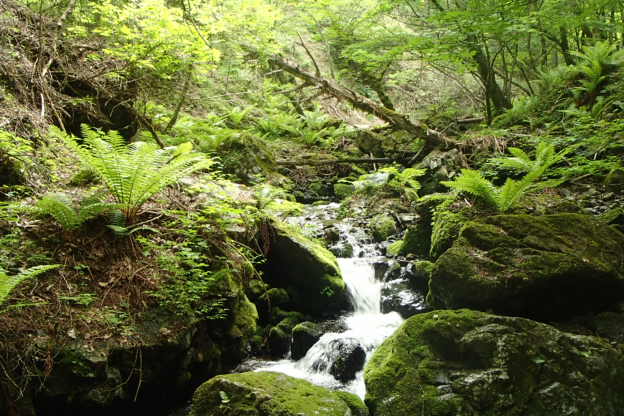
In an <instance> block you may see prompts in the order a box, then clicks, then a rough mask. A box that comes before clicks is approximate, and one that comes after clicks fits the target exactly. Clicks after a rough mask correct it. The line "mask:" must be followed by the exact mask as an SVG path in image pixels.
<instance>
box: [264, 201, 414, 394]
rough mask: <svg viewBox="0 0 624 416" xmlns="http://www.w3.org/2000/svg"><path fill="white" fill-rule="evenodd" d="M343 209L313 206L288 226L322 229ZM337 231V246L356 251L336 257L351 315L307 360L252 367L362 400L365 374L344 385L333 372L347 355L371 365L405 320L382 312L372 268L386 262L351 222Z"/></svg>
mask: <svg viewBox="0 0 624 416" xmlns="http://www.w3.org/2000/svg"><path fill="white" fill-rule="evenodd" d="M339 206H340V205H339V204H335V203H333V204H328V205H318V206H310V207H308V208H307V209H306V211H305V213H304V215H302V216H300V217H293V218H291V219H290V221H289V222H291V223H293V224H295V225H299V226H304V225H305V224H308V226H309V225H310V224H311V225H312V226H314V225H316V226H320V223H319V220H320V219H321V218H323V219H325V220H327V219H330V218H335V217H336V215H337V211H338V208H339ZM319 217H321V218H319ZM334 227H335V228H337V229H338V230H339V233H340V239H341V241H339V243H338V244H347V245H349V246H350V247H352V248H353V250H352V253H351V254H352V255H351V256H350V257H338V264H339V266H340V270H341V272H342V277H343V279H344V281H345V283H346V285H347V289H348V292H349V298H350V300H351V303H352V305H353V311H352V312H349V313H347V314H345V315H343V316H341V317H340V318H339V319H338V321H339V322H341V323H342V324H343V325H338V327H339V329H338V330H337V331H336V332H327V333H325V334H324V335H323V336H322V337H321V338H320V339H319V340H318V341H317V342H316V343H315V344H314V345H313V346H312V347H311V348H310V349H309V350H308V352H307V353H306V355H305V356H304V357H303V358H301V359H299V360H297V361H295V360H292V359H291V358H290V354H289V357H288V358H285V359H283V360H279V361H272V362H255V363H254V367H256V366H258V367H257V368H256V370H257V371H277V372H281V373H284V374H287V375H290V376H293V377H298V378H303V379H306V380H308V381H310V382H312V383H314V384H317V385H320V386H323V387H328V388H331V389H340V390H346V391H349V392H352V393H355V394H357V395H358V396H359V397H361V398H362V399H363V398H364V394H365V393H366V389H365V386H364V371H363V369H362V370H360V371H357V373H356V375H355V379H354V380H350V381H348V382H346V383H343V382H341V381H339V380H337V379H336V378H335V377H334V375H332V374H331V369H332V366H333V365H334V363H335V362H336V360H337V359H338V358H339V356H340V355H341V354H344V352H345V350H347V351H348V352H350V353H351V354H354V353H355V354H357V352H355V351H362V352H363V354H362V356H365V361H368V359H369V358H370V357H371V355H372V353H373V351H374V350H375V348H377V347H378V346H379V345H380V344H381V343H382V342H383V341H384V340H385V339H386V338H387V337H388V336H390V335H391V334H392V333H393V332H394V331H395V330H396V329H397V328H398V327H399V326H400V325H401V323H402V322H403V318H401V316H400V315H399V314H398V313H397V312H388V313H382V312H381V292H382V288H383V285H384V283H383V282H382V281H381V280H380V279H377V278H376V276H375V268H374V264H375V263H380V262H383V261H384V260H386V258H385V257H384V256H383V255H382V253H381V252H380V250H379V248H378V247H377V246H376V245H375V244H374V243H373V242H372V240H371V238H370V236H368V235H367V234H366V233H365V232H364V231H363V229H361V228H359V227H357V226H354V225H353V224H352V221H349V220H343V221H340V222H338V223H337V224H335V225H334ZM349 251H351V250H349ZM355 361H357V359H355ZM362 364H363V363H360V365H362ZM362 368H363V367H362Z"/></svg>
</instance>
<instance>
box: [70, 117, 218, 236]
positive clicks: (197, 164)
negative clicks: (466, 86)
mask: <svg viewBox="0 0 624 416" xmlns="http://www.w3.org/2000/svg"><path fill="white" fill-rule="evenodd" d="M83 136H84V139H83V140H84V143H83V144H78V143H77V142H76V140H75V139H74V138H73V137H68V138H67V139H66V141H67V142H68V144H69V146H71V148H72V149H74V150H75V151H76V153H77V154H78V155H79V156H80V158H81V160H82V162H83V163H84V164H86V165H87V166H89V167H90V168H92V169H93V170H94V171H95V172H97V173H98V175H99V176H100V177H101V178H102V181H103V183H104V184H105V185H106V187H107V188H108V190H109V192H110V193H111V195H112V196H113V198H114V199H115V201H116V202H117V203H118V204H119V207H120V209H121V210H122V211H123V212H124V214H125V215H126V218H127V220H128V224H131V223H132V222H133V220H134V218H135V217H136V215H138V213H139V212H140V210H141V207H142V206H143V205H144V204H145V202H147V200H148V199H149V198H151V197H152V196H154V195H155V194H156V193H158V192H160V191H161V190H162V189H163V188H165V187H166V186H168V185H171V184H172V183H175V182H177V181H178V180H180V179H181V178H182V177H184V176H188V175H189V174H191V173H193V172H195V171H197V170H201V169H207V168H209V167H211V166H212V165H213V164H214V162H213V160H212V159H209V158H207V157H206V156H205V155H203V154H201V153H195V152H193V151H192V145H191V144H190V143H183V144H181V145H179V146H176V147H170V148H166V149H160V148H158V147H157V146H156V145H155V144H152V143H144V142H135V143H131V144H126V143H125V142H124V140H123V138H122V137H121V136H120V135H119V134H118V133H117V132H108V133H103V132H100V131H97V130H93V129H91V128H89V127H87V126H83Z"/></svg>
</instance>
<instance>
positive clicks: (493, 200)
mask: <svg viewBox="0 0 624 416" xmlns="http://www.w3.org/2000/svg"><path fill="white" fill-rule="evenodd" d="M441 183H442V185H444V186H447V187H449V188H451V189H453V190H454V191H457V192H467V193H469V194H472V195H474V196H476V197H477V198H480V199H482V200H484V201H485V202H486V203H488V204H489V205H492V206H495V207H496V206H497V205H498V200H497V192H496V186H494V185H493V184H492V182H490V181H489V180H487V179H486V178H484V177H483V175H481V172H479V171H478V170H473V169H462V171H461V175H460V176H458V177H457V178H456V179H455V180H453V181H444V182H441Z"/></svg>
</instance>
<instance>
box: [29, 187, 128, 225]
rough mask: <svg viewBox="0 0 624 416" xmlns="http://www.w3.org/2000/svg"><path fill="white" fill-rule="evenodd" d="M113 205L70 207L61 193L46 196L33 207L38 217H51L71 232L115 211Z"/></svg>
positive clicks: (100, 203) (69, 203)
mask: <svg viewBox="0 0 624 416" xmlns="http://www.w3.org/2000/svg"><path fill="white" fill-rule="evenodd" d="M115 208H116V206H115V205H114V204H108V203H103V202H94V203H89V204H87V205H83V206H80V207H78V209H76V208H74V207H73V206H72V203H71V200H70V199H69V197H68V196H67V195H65V194H62V193H55V194H47V195H45V196H44V197H43V198H41V199H40V200H39V201H38V202H37V204H36V205H35V210H36V212H37V213H39V214H40V215H50V216H52V217H53V218H54V219H55V220H56V221H57V222H58V223H59V224H61V226H62V227H63V228H64V229H67V230H73V229H76V228H78V227H80V226H81V225H82V224H83V223H84V222H85V221H87V220H89V219H91V218H94V217H97V216H98V215H100V214H103V213H106V212H110V211H112V210H113V209H115Z"/></svg>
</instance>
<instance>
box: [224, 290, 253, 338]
mask: <svg viewBox="0 0 624 416" xmlns="http://www.w3.org/2000/svg"><path fill="white" fill-rule="evenodd" d="M257 321H258V311H257V310H256V305H254V304H253V303H251V302H250V301H249V299H247V296H245V295H241V298H240V300H239V302H238V304H237V307H236V309H235V310H234V325H232V328H231V329H230V336H232V337H235V338H239V337H244V338H249V337H251V336H253V334H254V333H255V332H256V323H257Z"/></svg>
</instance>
